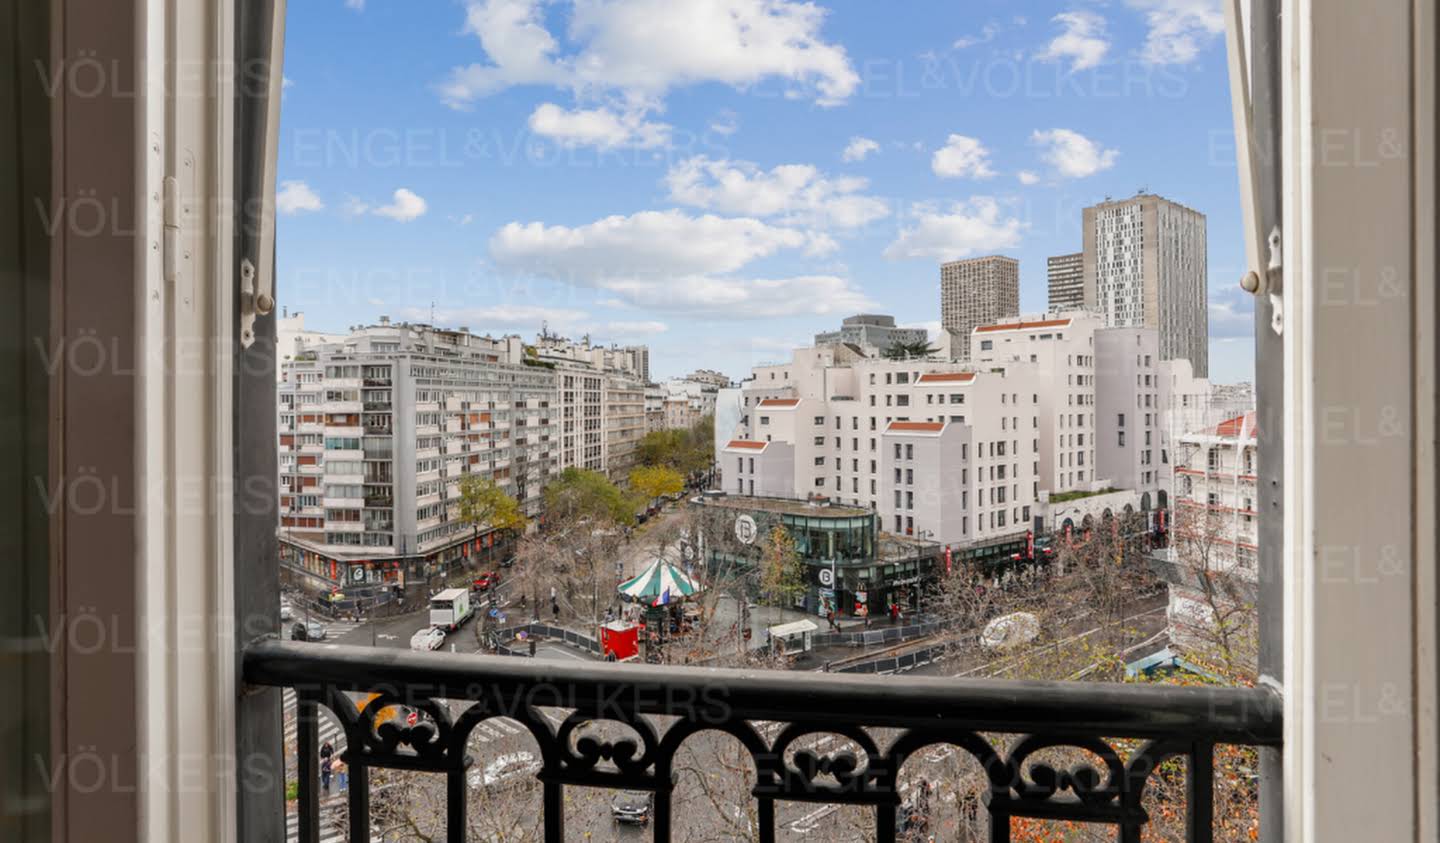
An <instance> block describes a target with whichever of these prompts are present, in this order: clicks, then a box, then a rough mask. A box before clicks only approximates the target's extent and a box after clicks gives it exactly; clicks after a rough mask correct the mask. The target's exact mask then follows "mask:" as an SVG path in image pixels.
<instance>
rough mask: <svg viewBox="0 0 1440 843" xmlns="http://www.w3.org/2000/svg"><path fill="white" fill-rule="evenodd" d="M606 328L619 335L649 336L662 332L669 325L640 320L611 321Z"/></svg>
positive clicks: (668, 327) (668, 328)
mask: <svg viewBox="0 0 1440 843" xmlns="http://www.w3.org/2000/svg"><path fill="white" fill-rule="evenodd" d="M605 328H606V330H607V331H608V332H609V333H611V334H614V335H616V336H619V337H651V336H654V335H656V334H663V333H665V332H666V331H668V330H670V326H669V325H666V324H665V323H664V322H656V321H654V320H650V321H640V322H624V321H621V322H611V323H609V324H607V325H606V326H605Z"/></svg>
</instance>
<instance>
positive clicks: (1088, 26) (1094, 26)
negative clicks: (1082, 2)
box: [1035, 10, 1110, 72]
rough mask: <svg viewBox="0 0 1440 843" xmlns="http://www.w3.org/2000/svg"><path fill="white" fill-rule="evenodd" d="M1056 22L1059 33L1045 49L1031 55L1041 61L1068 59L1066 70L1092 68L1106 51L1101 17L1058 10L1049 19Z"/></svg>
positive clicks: (1089, 13) (1107, 47) (1103, 22)
mask: <svg viewBox="0 0 1440 843" xmlns="http://www.w3.org/2000/svg"><path fill="white" fill-rule="evenodd" d="M1050 20H1051V21H1052V22H1054V23H1058V24H1060V28H1061V32H1060V34H1059V35H1057V36H1055V38H1054V39H1053V40H1051V42H1050V43H1049V44H1046V45H1045V49H1043V50H1041V51H1040V52H1039V53H1037V54H1036V55H1035V57H1036V58H1037V59H1040V60H1041V61H1060V62H1063V61H1069V62H1070V70H1071V71H1072V72H1073V71H1076V70H1084V69H1085V68H1087V67H1094V66H1095V65H1097V64H1099V63H1100V62H1101V61H1102V60H1103V59H1104V58H1105V53H1107V52H1109V50H1110V42H1109V41H1108V40H1106V35H1105V19H1104V18H1103V17H1101V16H1100V15H1098V14H1096V13H1095V12H1090V11H1084V10H1076V11H1073V12H1062V13H1060V14H1058V15H1056V16H1055V17H1053V18H1051V19H1050Z"/></svg>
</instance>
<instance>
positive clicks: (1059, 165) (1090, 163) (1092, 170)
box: [1030, 129, 1120, 179]
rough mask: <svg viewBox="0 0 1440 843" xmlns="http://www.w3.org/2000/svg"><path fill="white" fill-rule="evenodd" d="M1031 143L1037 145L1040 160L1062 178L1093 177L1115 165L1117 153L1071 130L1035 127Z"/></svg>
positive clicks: (1118, 154)
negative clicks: (1042, 129)
mask: <svg viewBox="0 0 1440 843" xmlns="http://www.w3.org/2000/svg"><path fill="white" fill-rule="evenodd" d="M1030 142H1031V143H1032V144H1034V145H1036V146H1038V147H1040V160H1042V161H1044V162H1045V163H1046V164H1049V165H1050V166H1051V167H1054V168H1055V172H1056V173H1057V174H1058V175H1060V176H1062V177H1064V178H1071V179H1080V178H1085V177H1086V176H1093V175H1095V174H1096V173H1098V172H1100V171H1101V170H1108V169H1110V168H1111V167H1113V166H1115V159H1116V158H1118V157H1119V156H1120V153H1119V152H1117V151H1116V150H1113V149H1105V148H1104V147H1102V146H1101V145H1100V144H1098V143H1096V142H1095V141H1092V140H1090V139H1089V138H1087V137H1085V136H1084V135H1082V134H1080V133H1079V132H1075V131H1071V130H1070V129H1049V130H1046V131H1040V130H1038V129H1037V130H1036V131H1035V132H1034V133H1033V134H1031V135H1030Z"/></svg>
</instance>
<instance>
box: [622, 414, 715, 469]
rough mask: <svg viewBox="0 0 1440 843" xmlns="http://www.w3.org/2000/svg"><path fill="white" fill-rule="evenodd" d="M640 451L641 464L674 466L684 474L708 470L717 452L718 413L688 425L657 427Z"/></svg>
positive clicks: (643, 441)
mask: <svg viewBox="0 0 1440 843" xmlns="http://www.w3.org/2000/svg"><path fill="white" fill-rule="evenodd" d="M636 453H637V457H638V459H639V461H640V464H641V465H651V466H665V467H667V468H672V469H674V470H675V471H677V472H679V473H680V475H681V477H682V478H683V477H689V476H691V475H695V474H700V473H702V472H705V471H708V470H709V469H710V464H711V462H713V460H714V456H715V417H714V416H713V415H707V416H705V417H704V418H702V419H700V421H698V422H696V423H695V424H694V425H693V426H691V427H688V428H683V429H676V430H653V431H651V432H650V433H647V434H645V437H644V438H643V439H641V440H640V444H639V446H638V447H637V451H636Z"/></svg>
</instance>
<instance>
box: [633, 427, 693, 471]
mask: <svg viewBox="0 0 1440 843" xmlns="http://www.w3.org/2000/svg"><path fill="white" fill-rule="evenodd" d="M683 438H684V431H681V430H652V431H650V432H649V433H647V434H645V436H644V438H642V439H641V440H640V444H639V445H638V446H636V449H635V451H636V457H637V458H638V459H639V461H640V464H641V465H663V466H670V467H672V468H673V467H675V466H677V465H679V463H680V452H681V451H682V450H683V449H684V442H683V441H682V440H683Z"/></svg>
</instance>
